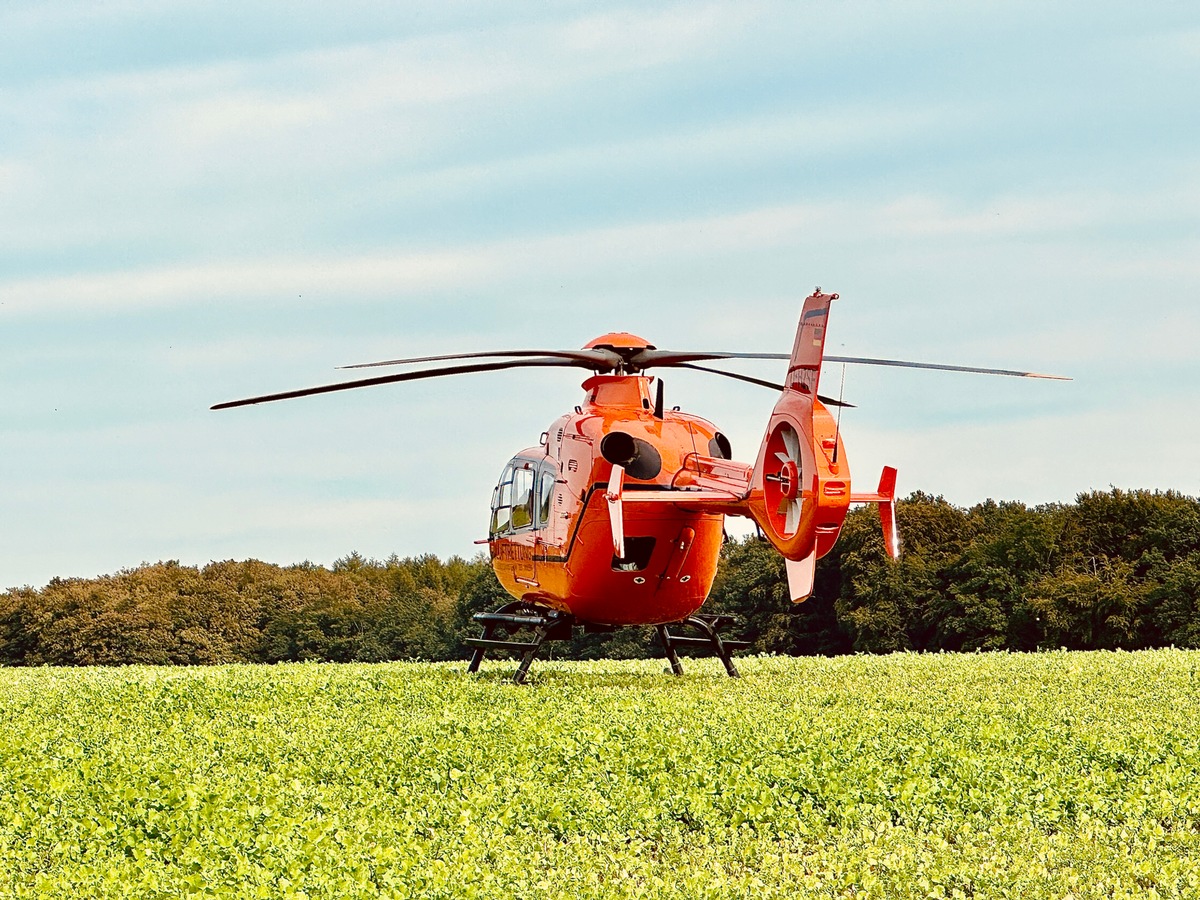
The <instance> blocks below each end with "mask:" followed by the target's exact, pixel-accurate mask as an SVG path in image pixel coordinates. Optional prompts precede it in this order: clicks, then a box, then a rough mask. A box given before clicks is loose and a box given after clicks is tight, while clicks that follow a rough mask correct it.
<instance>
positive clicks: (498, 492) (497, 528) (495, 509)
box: [488, 465, 513, 535]
mask: <svg viewBox="0 0 1200 900" xmlns="http://www.w3.org/2000/svg"><path fill="white" fill-rule="evenodd" d="M512 479H513V467H512V466H511V465H509V466H506V467H505V469H504V472H503V473H502V474H501V475H500V483H499V484H497V485H496V489H495V490H494V491H492V524H491V527H490V528H489V529H488V531H489V532H490V533H491V534H493V535H496V534H503V533H504V532H506V531H509V530H510V529H511V528H512Z"/></svg>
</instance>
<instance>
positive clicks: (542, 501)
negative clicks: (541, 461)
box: [537, 469, 554, 528]
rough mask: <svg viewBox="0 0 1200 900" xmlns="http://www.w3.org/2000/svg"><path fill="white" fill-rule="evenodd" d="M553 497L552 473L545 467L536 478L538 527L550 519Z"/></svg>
mask: <svg viewBox="0 0 1200 900" xmlns="http://www.w3.org/2000/svg"><path fill="white" fill-rule="evenodd" d="M553 498H554V473H553V472H552V471H550V470H549V469H546V470H543V472H542V475H541V478H540V479H539V480H538V518H537V527H538V528H542V527H543V526H545V524H546V523H547V522H549V521H550V502H551V500H553Z"/></svg>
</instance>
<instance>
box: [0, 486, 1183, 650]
mask: <svg viewBox="0 0 1200 900" xmlns="http://www.w3.org/2000/svg"><path fill="white" fill-rule="evenodd" d="M896 516H897V521H898V524H899V528H900V534H901V539H902V542H903V553H902V554H901V557H900V559H899V560H898V561H893V560H891V559H889V558H888V557H887V555H886V553H885V552H884V547H883V541H882V538H881V534H880V528H879V522H878V519H877V516H876V513H875V510H874V508H873V507H864V508H860V509H854V510H851V512H850V514H849V515H848V517H847V519H846V524H845V528H844V529H843V532H842V536H841V539H840V540H839V542H838V544H837V546H836V547H835V548H834V550H833V552H831V553H830V554H829V555H828V556H827V557H825V558H824V559H823V560H822V561H821V564H820V565H819V566H818V567H817V582H816V590H815V592H814V595H813V596H812V597H811V598H810V599H809V600H807V601H806V602H805V603H802V604H799V605H794V604H792V603H791V602H790V600H789V599H788V596H787V578H786V574H785V571H784V565H783V560H782V559H781V558H780V557H779V556H778V554H776V553H775V551H774V550H773V549H772V548H771V546H770V545H769V544H767V543H765V542H764V541H762V540H759V539H757V538H755V537H753V536H751V537H749V538H746V539H743V540H733V541H729V542H727V543H726V545H725V547H724V548H723V550H722V554H721V563H720V568H719V570H718V574H717V580H716V583H715V584H714V586H713V591H712V595H711V596H710V599H709V601H708V604H707V605H706V611H711V612H726V613H733V614H735V615H737V616H739V617H740V618H741V624H740V625H739V626H737V628H736V630H738V631H740V632H741V633H740V635H738V636H740V637H744V638H746V639H748V640H750V641H751V649H750V652H763V653H781V654H791V655H814V654H821V655H834V654H841V653H853V652H867V653H887V652H893V651H900V650H915V651H941V650H945V651H975V650H1014V651H1033V650H1039V649H1057V648H1059V647H1066V648H1068V649H1080V650H1083V649H1117V648H1123V649H1126V650H1134V649H1142V648H1149V647H1160V646H1167V645H1175V646H1179V647H1200V500H1197V499H1196V498H1193V497H1188V496H1185V495H1182V494H1179V493H1176V492H1173V491H1167V492H1151V491H1123V490H1118V489H1113V490H1110V491H1107V492H1100V491H1096V492H1091V493H1086V494H1080V495H1079V496H1078V497H1077V498H1076V500H1075V502H1074V503H1072V504H1049V505H1042V506H1034V507H1029V506H1026V505H1025V504H1022V503H1015V502H995V501H991V500H989V501H987V502H985V503H981V504H978V505H976V506H973V507H970V508H961V507H957V506H954V505H952V504H950V503H947V502H946V501H945V500H944V499H942V498H940V497H931V496H928V495H926V494H922V493H915V494H912V495H911V496H909V497H908V498H906V499H904V500H902V501H900V502H899V503H897V509H896ZM508 599H509V597H508V595H507V594H506V593H505V592H504V591H503V589H502V588H501V587H500V585H499V583H498V582H497V581H496V578H495V576H494V575H493V573H492V570H491V567H490V565H489V564H488V563H487V561H486V559H485V558H484V557H482V556H479V557H477V558H475V559H472V560H464V559H462V558H460V557H451V558H450V559H449V560H446V561H442V560H440V559H438V558H437V557H435V556H432V555H425V556H419V557H410V558H404V559H401V558H399V557H392V558H390V559H387V560H382V561H380V560H372V559H366V558H364V557H362V556H360V555H358V554H351V555H349V556H347V557H345V558H343V559H341V560H338V561H337V562H336V563H335V564H334V565H333V566H332V567H330V568H326V567H324V566H319V565H314V564H312V563H301V564H298V565H293V566H277V565H272V564H269V563H264V562H259V561H256V560H250V561H246V562H234V561H226V562H213V563H210V564H209V565H206V566H203V567H197V566H185V565H180V564H179V563H178V562H159V563H154V564H144V565H142V566H139V567H137V568H133V569H127V570H124V571H121V572H118V573H117V574H115V575H106V576H103V577H100V578H91V579H82V578H63V579H60V578H56V579H54V580H52V581H51V582H50V583H49V584H48V585H46V586H45V587H43V588H40V589H35V588H31V587H25V588H14V589H10V590H8V591H5V592H4V593H2V594H0V664H3V665H10V666H16V665H120V664H127V663H152V664H212V663H229V662H264V663H269V662H282V661H295V660H330V661H341V662H350V661H363V662H375V661H382V660H393V659H425V660H447V659H462V658H465V657H466V656H467V655H469V648H467V646H466V644H465V641H464V639H465V638H466V637H467V636H469V635H471V634H475V633H477V632H478V626H477V625H476V624H475V623H474V621H473V620H472V618H471V617H472V615H473V614H474V613H476V612H479V611H482V610H486V609H493V608H495V607H497V606H499V605H501V604H502V603H504V602H506V601H507V600H508ZM548 646H549V647H550V648H551V652H553V654H554V655H556V656H557V655H559V654H560V653H562V654H563V655H568V656H572V657H577V658H599V657H618V658H621V657H625V658H627V657H639V656H657V655H658V654H659V648H658V647H657V645H656V644H655V643H654V641H653V640H652V631H651V630H650V629H621V630H619V631H617V632H615V633H614V634H611V635H583V634H580V635H579V636H577V637H576V638H575V639H574V640H573V641H572V642H571V644H570V646H567V647H565V648H563V649H561V650H560V649H559V648H562V647H563V645H560V644H552V645H548Z"/></svg>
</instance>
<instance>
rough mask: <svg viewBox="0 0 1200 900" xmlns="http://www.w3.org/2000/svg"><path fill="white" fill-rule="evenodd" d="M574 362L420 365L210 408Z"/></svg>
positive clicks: (540, 360)
mask: <svg viewBox="0 0 1200 900" xmlns="http://www.w3.org/2000/svg"><path fill="white" fill-rule="evenodd" d="M573 365H575V363H572V362H569V361H566V360H562V359H522V360H514V361H512V362H496V363H477V364H475V365H471V366H444V367H442V368H440V369H423V370H422V371H420V372H402V373H400V374H399V375H381V376H379V377H378V378H362V379H359V380H358V381H342V382H338V383H337V384H324V385H321V386H320V387H311V388H303V389H301V390H298V391H284V392H283V393H279V394H264V395H263V396H261V397H247V398H246V399H245V400H231V401H229V402H227V403H218V404H217V405H216V406H212V407H210V409H232V408H233V407H235V406H251V405H252V404H255V403H270V402H272V401H274V400H291V399H293V398H295V397H308V396H310V395H312V394H328V393H331V392H333V391H348V390H350V389H351V388H360V387H371V386H373V385H376V384H394V383H396V382H398V381H416V380H418V379H420V378H436V377H438V376H440V375H465V374H467V373H468V372H494V371H496V370H498V369H516V368H522V367H526V366H567V367H569V366H573Z"/></svg>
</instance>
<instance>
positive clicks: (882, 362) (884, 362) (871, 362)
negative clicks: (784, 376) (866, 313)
mask: <svg viewBox="0 0 1200 900" xmlns="http://www.w3.org/2000/svg"><path fill="white" fill-rule="evenodd" d="M785 358H786V357H785ZM825 362H836V363H854V364H857V365H862V366H896V367H899V368H903V369H941V370H942V371H944V372H970V373H973V374H976V375H1011V376H1013V377H1016V378H1049V379H1052V380H1054V381H1071V379H1070V378H1068V377H1067V376H1066V375H1043V374H1041V373H1040V372H1018V371H1016V370H1014V369H986V368H983V367H981V366H950V365H946V364H944V363H922V362H908V361H906V360H902V359H873V358H871V357H866V356H826V357H825Z"/></svg>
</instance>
